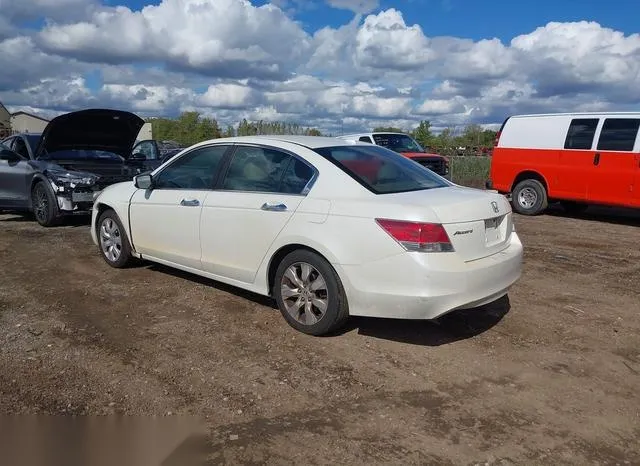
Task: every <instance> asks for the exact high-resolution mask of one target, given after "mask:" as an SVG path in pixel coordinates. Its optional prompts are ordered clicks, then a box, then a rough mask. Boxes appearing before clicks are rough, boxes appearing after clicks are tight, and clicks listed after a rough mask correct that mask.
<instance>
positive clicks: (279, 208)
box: [260, 202, 287, 212]
mask: <svg viewBox="0 0 640 466" xmlns="http://www.w3.org/2000/svg"><path fill="white" fill-rule="evenodd" d="M260 208H261V209H262V210H269V211H273V212H283V211H285V210H287V206H286V205H284V204H269V203H268V202H265V203H264V204H262V207H260Z"/></svg>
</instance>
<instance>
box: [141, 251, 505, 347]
mask: <svg viewBox="0 0 640 466" xmlns="http://www.w3.org/2000/svg"><path fill="white" fill-rule="evenodd" d="M141 266H142V267H146V268H148V269H149V270H152V271H156V272H161V273H165V274H167V275H171V276H174V277H177V278H182V279H185V280H189V281H191V282H194V283H199V284H202V285H206V286H210V287H213V288H215V289H217V290H220V291H223V292H226V293H230V294H233V295H235V296H238V297H240V298H243V299H247V300H249V301H251V302H254V303H256V304H260V305H262V306H265V307H267V308H269V309H270V310H275V311H277V310H278V308H277V306H276V303H275V301H274V300H272V299H271V298H268V297H266V296H261V295H258V294H255V293H251V292H249V291H246V290H243V289H240V288H236V287H234V286H230V285H226V284H223V283H219V282H216V281H214V280H210V279H208V278H204V277H200V276H198V275H194V274H191V273H188V272H183V271H181V270H177V269H173V268H171V267H167V266H164V265H159V264H149V263H143V264H141ZM510 309H511V305H510V302H509V297H508V296H504V297H502V298H500V299H498V300H497V301H494V302H493V303H490V304H488V305H486V306H482V307H478V308H474V309H465V310H459V311H453V312H450V313H449V314H446V315H445V316H443V317H441V318H439V319H436V320H430V321H429V320H401V319H380V318H370V317H352V318H351V319H349V321H348V322H347V324H346V325H345V326H344V327H343V328H342V329H340V330H339V331H337V332H335V333H333V334H330V335H327V336H326V337H325V338H331V337H338V336H342V335H344V334H346V333H349V332H352V331H354V330H356V331H357V332H358V334H359V335H363V336H368V337H372V338H380V339H383V340H391V341H397V342H400V343H409V344H412V345H420V346H441V345H446V344H449V343H454V342H456V341H459V340H465V339H467V338H473V337H475V336H477V335H480V334H481V333H484V332H486V331H487V330H489V329H491V328H492V327H494V326H495V325H497V324H498V323H499V322H500V321H501V320H502V319H503V318H504V317H505V316H506V315H507V313H508V312H509V311H510Z"/></svg>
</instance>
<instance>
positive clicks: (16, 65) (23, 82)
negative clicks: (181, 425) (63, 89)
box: [0, 36, 87, 92]
mask: <svg viewBox="0 0 640 466" xmlns="http://www.w3.org/2000/svg"><path fill="white" fill-rule="evenodd" d="M86 69H87V66H85V65H83V64H81V63H78V62H77V61H76V60H69V59H63V58H61V57H57V56H51V55H48V54H46V53H44V52H42V51H41V50H39V49H38V48H37V47H36V46H35V44H34V43H33V40H32V39H31V38H30V37H25V36H17V37H12V38H10V39H6V40H3V41H1V42H0V70H1V71H0V92H1V91H15V90H19V89H23V90H24V89H28V88H29V87H31V86H33V85H36V84H38V83H40V80H41V79H45V78H54V77H61V76H70V75H77V74H79V73H80V72H82V71H84V70H86Z"/></svg>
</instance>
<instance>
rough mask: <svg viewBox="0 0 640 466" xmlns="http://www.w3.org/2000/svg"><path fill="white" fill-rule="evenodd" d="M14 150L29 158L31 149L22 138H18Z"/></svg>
mask: <svg viewBox="0 0 640 466" xmlns="http://www.w3.org/2000/svg"><path fill="white" fill-rule="evenodd" d="M13 151H14V152H15V153H17V154H19V155H20V156H22V157H24V158H25V159H28V158H29V149H27V145H26V144H25V142H24V140H23V139H22V138H16V140H15V142H14V144H13Z"/></svg>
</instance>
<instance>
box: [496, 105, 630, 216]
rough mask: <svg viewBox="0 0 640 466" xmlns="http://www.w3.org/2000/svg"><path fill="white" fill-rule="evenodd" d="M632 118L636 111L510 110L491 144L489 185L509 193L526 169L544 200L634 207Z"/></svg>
mask: <svg viewBox="0 0 640 466" xmlns="http://www.w3.org/2000/svg"><path fill="white" fill-rule="evenodd" d="M638 118H640V113H638V112H628V113H604V114H595V113H588V114H586V113H582V114H580V113H579V114H569V113H567V114H555V115H554V114H551V115H524V116H512V117H510V118H509V119H507V120H506V121H505V123H504V125H503V128H502V131H501V133H500V137H499V140H498V144H497V146H496V147H495V148H494V150H493V157H492V161H491V174H490V177H491V185H492V186H493V187H494V188H495V189H497V190H498V191H500V192H502V193H509V192H511V191H512V189H513V187H514V184H515V182H516V180H517V179H518V177H519V176H520V175H522V174H523V173H525V172H527V173H532V174H536V175H537V177H539V178H542V179H543V180H544V182H545V185H546V187H547V193H548V196H549V199H550V200H575V201H586V202H587V203H594V204H608V205H619V206H636V207H640V131H639V132H638V133H637V136H636V140H635V145H634V144H633V139H632V137H633V136H634V135H635V133H634V131H635V130H636V129H635V128H637V126H640V125H636V126H635V127H634V123H631V121H633V120H636V119H638ZM607 119H612V120H613V121H611V122H610V123H609V129H608V130H607V126H606V125H607V123H606V121H607ZM572 122H573V124H572ZM594 124H595V125H596V126H594ZM570 128H571V131H570ZM603 131H608V136H607V137H606V138H605V141H607V142H605V143H602V144H601V141H600V139H601V135H602V132H603ZM591 138H593V139H591ZM621 144H622V146H621ZM565 145H566V147H567V148H566V149H565ZM616 147H618V148H616ZM607 149H608V150H607Z"/></svg>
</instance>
